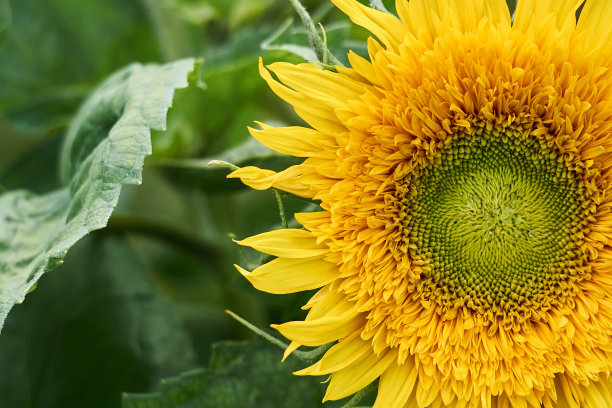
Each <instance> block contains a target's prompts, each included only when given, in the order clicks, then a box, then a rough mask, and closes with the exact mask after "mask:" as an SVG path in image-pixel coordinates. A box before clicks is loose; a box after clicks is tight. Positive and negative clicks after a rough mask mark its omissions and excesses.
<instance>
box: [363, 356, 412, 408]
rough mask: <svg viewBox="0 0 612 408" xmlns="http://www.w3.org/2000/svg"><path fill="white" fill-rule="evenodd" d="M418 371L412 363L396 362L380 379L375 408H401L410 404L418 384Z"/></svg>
mask: <svg viewBox="0 0 612 408" xmlns="http://www.w3.org/2000/svg"><path fill="white" fill-rule="evenodd" d="M417 375H418V369H417V368H416V366H415V365H414V363H413V362H412V361H407V362H406V364H403V365H397V364H396V363H395V362H394V363H393V364H391V365H390V366H389V368H388V369H387V370H386V371H385V372H384V373H383V374H382V376H381V377H380V383H379V385H378V396H377V397H376V402H375V403H374V407H373V408H395V407H398V408H401V407H403V406H404V404H406V402H408V399H409V398H410V396H411V395H412V391H413V389H414V384H415V383H416V380H417Z"/></svg>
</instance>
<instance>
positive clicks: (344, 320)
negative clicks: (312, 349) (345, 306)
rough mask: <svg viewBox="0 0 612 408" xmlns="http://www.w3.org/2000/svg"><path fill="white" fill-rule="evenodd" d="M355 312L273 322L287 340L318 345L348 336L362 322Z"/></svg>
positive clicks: (274, 326) (273, 326) (307, 344)
mask: <svg viewBox="0 0 612 408" xmlns="http://www.w3.org/2000/svg"><path fill="white" fill-rule="evenodd" d="M356 315H357V312H354V311H348V312H346V313H344V314H342V315H331V316H325V317H321V318H320V319H316V320H311V321H295V322H287V323H283V324H273V325H271V327H272V328H274V329H276V330H278V331H279V332H280V333H281V334H282V335H283V336H285V337H286V338H288V339H289V340H292V341H296V342H298V343H300V344H303V345H306V346H320V345H322V344H327V343H331V342H332V341H336V340H338V339H341V338H343V337H346V336H348V335H349V334H351V333H353V332H354V331H356V330H357V329H359V328H360V327H361V326H362V325H363V322H362V321H361V319H358V318H356Z"/></svg>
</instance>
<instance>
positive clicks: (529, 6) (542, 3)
mask: <svg viewBox="0 0 612 408" xmlns="http://www.w3.org/2000/svg"><path fill="white" fill-rule="evenodd" d="M582 2H583V0H521V1H519V2H518V5H517V7H516V13H515V18H514V26H513V27H514V28H516V29H519V30H521V31H523V32H528V31H530V30H531V29H532V28H536V27H537V28H538V29H546V28H547V27H544V26H543V25H542V23H543V22H544V21H545V20H546V19H547V18H548V17H549V16H551V15H552V16H553V22H554V23H556V27H557V29H559V30H570V31H571V30H573V29H574V28H575V27H576V10H578V7H579V6H580V4H581V3H582Z"/></svg>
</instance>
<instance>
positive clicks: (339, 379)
mask: <svg viewBox="0 0 612 408" xmlns="http://www.w3.org/2000/svg"><path fill="white" fill-rule="evenodd" d="M396 358H397V352H396V351H395V350H388V351H386V352H383V354H381V355H378V356H377V355H376V354H374V353H372V354H370V355H369V356H368V357H366V358H364V359H362V360H361V361H359V362H358V363H356V364H353V365H351V366H348V367H346V368H345V369H343V370H340V371H337V372H335V373H334V374H332V378H331V381H330V383H329V386H328V387H327V392H326V393H325V398H323V402H325V401H327V400H338V399H340V398H344V397H347V396H349V395H351V394H354V393H355V392H357V391H359V390H360V389H362V388H364V387H365V386H366V385H368V384H369V383H371V382H372V381H374V380H375V379H377V378H378V377H379V376H380V375H381V374H382V373H383V372H384V371H385V370H386V369H387V368H388V367H389V366H390V365H391V364H392V363H393V361H394V360H395V359H396Z"/></svg>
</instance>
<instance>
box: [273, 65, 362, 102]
mask: <svg viewBox="0 0 612 408" xmlns="http://www.w3.org/2000/svg"><path fill="white" fill-rule="evenodd" d="M268 69H269V70H270V71H272V72H274V73H275V74H276V76H277V77H278V79H279V80H280V81H281V82H282V83H283V84H285V85H287V86H290V87H291V88H292V89H294V90H295V91H297V92H299V93H300V94H301V95H304V96H306V97H307V98H308V99H310V100H311V103H312V102H314V103H317V102H319V103H325V104H329V105H330V106H331V107H333V108H338V107H342V106H344V105H346V104H347V101H348V100H350V99H356V98H359V97H360V96H361V95H362V94H363V93H364V90H365V89H364V88H365V87H364V85H363V84H362V83H361V82H356V81H354V80H352V79H350V78H348V77H346V76H344V75H342V74H338V73H336V72H331V71H326V70H323V69H322V68H320V67H318V66H317V65H314V64H299V65H293V64H289V63H286V62H275V63H273V64H270V65H268Z"/></svg>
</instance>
